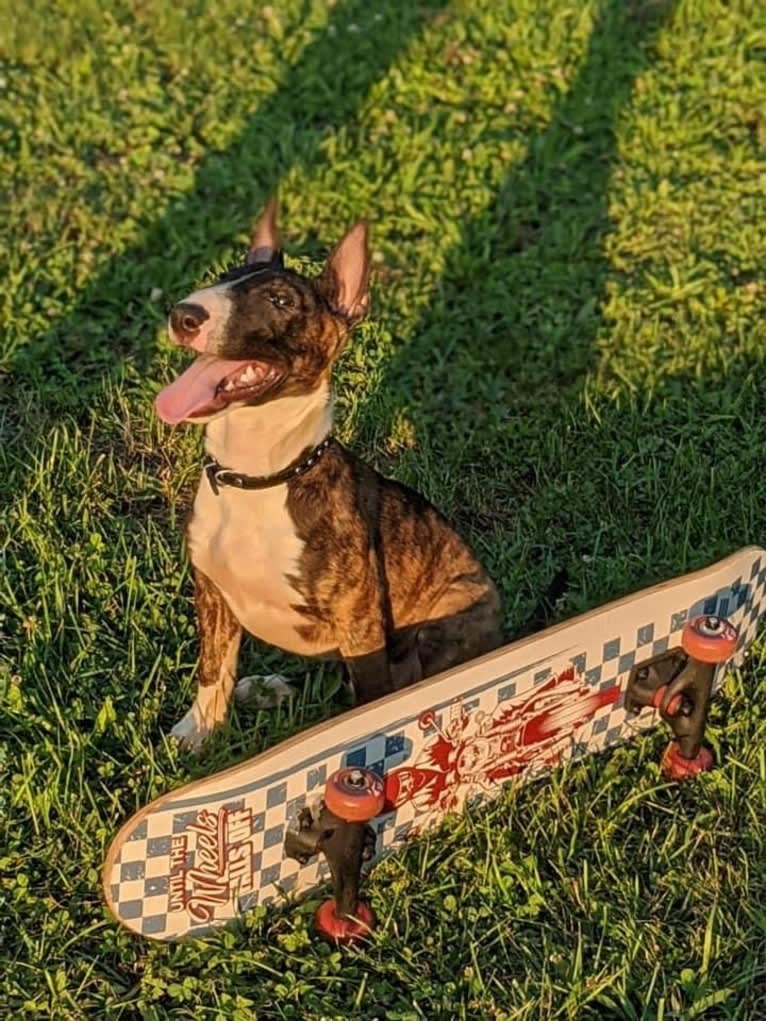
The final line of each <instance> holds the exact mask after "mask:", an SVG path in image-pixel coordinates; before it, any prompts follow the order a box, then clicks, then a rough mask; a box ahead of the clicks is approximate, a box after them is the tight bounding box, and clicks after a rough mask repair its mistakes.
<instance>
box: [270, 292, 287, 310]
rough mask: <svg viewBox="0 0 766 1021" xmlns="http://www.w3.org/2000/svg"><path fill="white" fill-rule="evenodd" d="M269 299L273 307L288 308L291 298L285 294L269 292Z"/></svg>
mask: <svg viewBox="0 0 766 1021" xmlns="http://www.w3.org/2000/svg"><path fill="white" fill-rule="evenodd" d="M269 301H270V302H271V304H272V305H273V306H274V308H290V306H291V305H292V300H291V299H290V298H289V297H288V296H287V295H286V294H270V295H269Z"/></svg>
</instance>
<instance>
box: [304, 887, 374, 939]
mask: <svg viewBox="0 0 766 1021" xmlns="http://www.w3.org/2000/svg"><path fill="white" fill-rule="evenodd" d="M354 916H355V917H354V918H339V917H338V915H336V913H335V900H334V899H333V898H330V900H326V901H325V902H324V903H323V904H320V905H319V907H318V908H317V912H316V914H315V915H314V925H315V926H316V929H317V932H318V933H319V934H320V936H324V937H325V939H329V940H332V941H333V942H335V943H351V942H352V941H353V940H357V939H364V937H365V936H368V935H369V934H370V932H372V930H373V929H374V928H375V915H373V913H372V908H371V907H370V906H369V904H368V903H367V902H366V901H363V900H360V901H358V902H357V905H356V908H355V909H354Z"/></svg>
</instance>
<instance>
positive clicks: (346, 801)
mask: <svg viewBox="0 0 766 1021" xmlns="http://www.w3.org/2000/svg"><path fill="white" fill-rule="evenodd" d="M324 803H325V805H326V806H327V808H328V809H329V810H330V811H331V812H332V813H333V815H337V816H338V818H339V819H343V820H344V821H345V822H368V821H369V820H370V819H374V818H375V816H376V815H380V813H381V812H382V811H383V805H384V803H385V791H384V787H383V781H382V780H381V778H380V777H379V776H378V774H377V773H373V772H372V770H369V769H358V768H355V767H351V768H346V769H339V770H337V771H336V772H335V773H333V774H332V776H331V777H330V778H329V780H328V781H327V787H326V788H325V792H324Z"/></svg>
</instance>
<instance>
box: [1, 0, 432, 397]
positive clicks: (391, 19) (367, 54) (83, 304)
mask: <svg viewBox="0 0 766 1021" xmlns="http://www.w3.org/2000/svg"><path fill="white" fill-rule="evenodd" d="M443 7H444V3H443V2H442V0H421V2H419V3H417V4H412V3H410V2H408V0H389V2H388V3H386V4H385V5H382V6H381V7H380V10H377V7H376V8H375V9H374V10H373V6H371V5H369V4H367V3H365V2H364V0H349V2H346V3H341V4H339V5H338V6H337V8H336V9H334V10H333V11H332V12H331V13H330V16H329V18H328V22H327V25H326V26H325V28H324V30H323V31H322V32H321V34H319V35H318V36H317V37H316V38H315V39H314V40H313V41H312V42H310V43H309V44H308V45H307V47H306V48H305V49H304V50H303V51H302V53H301V56H300V58H299V60H298V61H297V63H296V64H295V65H294V66H292V67H291V68H290V69H289V71H288V72H287V73H286V74H285V76H284V78H283V80H282V82H281V84H280V86H279V87H278V88H277V90H276V91H275V92H274V93H273V94H272V95H270V96H268V97H267V98H266V99H265V100H264V101H263V102H262V103H261V105H260V106H259V108H258V110H257V111H256V112H255V113H254V115H253V117H252V119H251V120H250V121H249V123H248V124H247V126H246V127H245V129H244V131H243V132H242V134H241V135H240V136H239V137H238V138H237V139H236V141H235V142H234V143H233V144H232V145H231V146H230V147H229V148H228V149H226V150H225V151H222V152H213V153H210V154H209V155H208V156H206V157H205V159H204V160H203V162H202V163H201V165H200V166H199V168H198V170H197V173H196V179H195V184H194V187H193V188H192V189H191V191H189V192H188V194H185V195H184V196H183V197H181V198H179V199H178V200H176V201H175V202H174V203H173V204H172V205H171V206H170V207H169V209H168V210H167V213H166V214H165V215H164V216H163V217H162V218H161V219H159V220H158V221H156V222H154V223H151V224H148V225H147V226H146V229H145V231H144V233H143V236H142V238H141V240H140V241H139V242H138V243H136V244H135V245H133V246H132V247H130V248H129V249H128V250H127V251H124V252H121V253H120V254H119V255H116V256H114V258H112V259H111V260H109V261H108V262H107V263H106V264H105V265H103V266H102V267H101V268H100V270H99V271H98V272H97V273H96V274H95V275H94V277H93V279H92V280H91V281H90V283H89V285H88V286H87V287H86V289H85V290H84V291H83V293H82V294H81V296H80V297H79V299H78V301H77V304H76V305H75V307H74V308H73V309H72V310H71V312H70V313H69V314H68V315H67V316H66V317H65V318H63V319H62V320H60V321H58V322H57V323H55V325H54V326H53V327H52V329H51V330H50V331H49V332H48V333H47V334H46V335H44V336H42V337H40V338H38V339H35V340H34V341H31V342H30V343H29V344H28V345H26V346H24V347H22V348H20V349H18V350H17V351H16V353H15V356H14V359H13V362H12V363H11V366H10V369H11V380H12V382H13V383H15V384H17V385H18V386H19V387H21V388H24V387H26V386H30V385H31V386H32V387H33V388H35V389H36V388H38V387H39V386H40V385H41V384H44V392H45V393H46V400H47V401H48V402H49V407H50V410H52V411H53V410H58V409H60V408H63V409H65V410H72V411H75V412H76V411H77V410H78V409H79V408H81V407H82V406H83V394H84V390H85V389H87V388H88V387H90V388H91V389H92V390H94V391H95V390H97V389H101V388H102V387H103V385H104V384H105V383H106V382H107V381H108V380H109V379H110V378H116V377H117V376H118V375H119V373H120V371H121V368H122V365H123V363H124V362H126V361H127V362H132V363H133V364H134V365H135V366H136V367H137V368H138V369H139V370H140V369H142V368H145V367H146V365H147V364H148V362H149V360H150V358H151V356H152V354H153V353H154V350H155V335H156V329H157V326H158V323H159V322H160V320H161V319H164V313H163V311H162V310H161V309H160V308H158V307H157V306H155V305H152V304H151V303H150V301H149V293H150V290H151V289H152V288H153V287H159V288H160V289H162V290H163V291H164V293H166V294H173V293H177V292H178V291H179V290H180V289H182V288H183V286H184V284H185V285H187V286H188V285H189V284H190V283H191V282H192V281H194V280H198V279H199V278H200V276H201V275H202V274H203V273H204V272H207V271H209V269H210V252H211V250H215V245H216V244H217V243H218V244H223V243H226V242H227V241H229V240H230V237H231V233H234V232H237V231H238V230H239V229H241V226H242V224H244V223H246V222H248V218H250V219H252V217H253V216H254V215H255V213H256V212H257V211H258V210H259V209H260V208H261V207H262V205H263V203H264V201H265V200H266V199H267V198H268V197H269V196H270V195H271V194H272V193H273V191H274V189H275V187H276V185H277V182H278V181H279V179H280V178H281V177H282V176H283V175H284V174H285V173H286V172H287V171H288V170H289V169H290V168H291V167H292V166H293V165H295V164H297V163H306V164H309V165H316V164H317V163H319V162H321V160H323V159H324V157H323V155H322V151H321V149H322V143H323V142H324V140H325V139H326V137H327V136H328V134H329V133H332V132H335V131H337V130H338V129H339V128H341V127H342V126H343V125H344V124H346V123H349V122H352V121H353V118H354V115H355V112H356V110H357V108H358V106H359V104H360V102H361V101H362V99H363V97H364V96H365V94H366V93H367V92H368V90H369V89H370V88H371V86H372V85H373V84H374V83H375V82H376V81H377V80H378V79H379V78H380V77H382V76H383V75H384V74H385V73H386V71H387V70H388V68H389V66H390V65H391V64H392V62H393V61H394V60H395V59H396V57H397V56H398V54H399V53H400V52H401V51H402V50H403V49H404V48H405V47H406V46H407V45H408V43H409V42H410V41H411V40H412V38H413V37H415V36H416V35H417V34H418V32H420V31H421V30H422V28H423V27H424V24H425V23H426V21H427V19H428V18H430V17H432V16H434V15H436V14H437V13H438V12H439V11H440V10H442V8H443ZM373 20H374V24H373V25H372V26H371V27H370V30H369V31H367V30H365V26H366V25H367V23H371V22H373ZM211 235H212V236H211ZM169 253H171V254H170V255H169ZM88 380H92V382H91V383H89V382H88ZM51 383H59V384H60V386H59V387H58V390H57V389H56V388H55V387H54V386H52V385H51ZM10 389H11V388H10V387H9V390H10Z"/></svg>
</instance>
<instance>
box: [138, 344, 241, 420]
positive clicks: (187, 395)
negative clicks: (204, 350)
mask: <svg viewBox="0 0 766 1021" xmlns="http://www.w3.org/2000/svg"><path fill="white" fill-rule="evenodd" d="M248 364H249V363H248V362H246V361H244V362H242V361H232V360H231V359H229V358H216V356H215V355H200V357H199V358H197V360H196V361H194V362H192V364H191V365H190V366H189V368H188V369H187V370H186V372H182V373H181V375H180V376H179V377H178V379H176V380H174V381H173V382H172V383H171V384H170V386H166V387H165V389H164V390H160V392H159V393H158V394H157V396H156V398H155V400H154V410H155V411H156V412H157V414H158V415H159V417H160V418H161V419H162V421H163V422H167V423H168V424H169V425H177V424H178V423H179V422H183V421H184V420H185V419H187V418H191V417H193V416H194V415H195V414H199V412H201V411H202V410H203V408H206V407H207V405H208V404H210V403H212V401H213V399H214V398H215V393H216V389H217V387H218V384H219V383H220V382H221V380H222V379H225V378H226V376H228V375H230V374H231V373H232V372H236V370H237V369H239V368H241V369H244V368H245V367H246V366H247V365H248Z"/></svg>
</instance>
